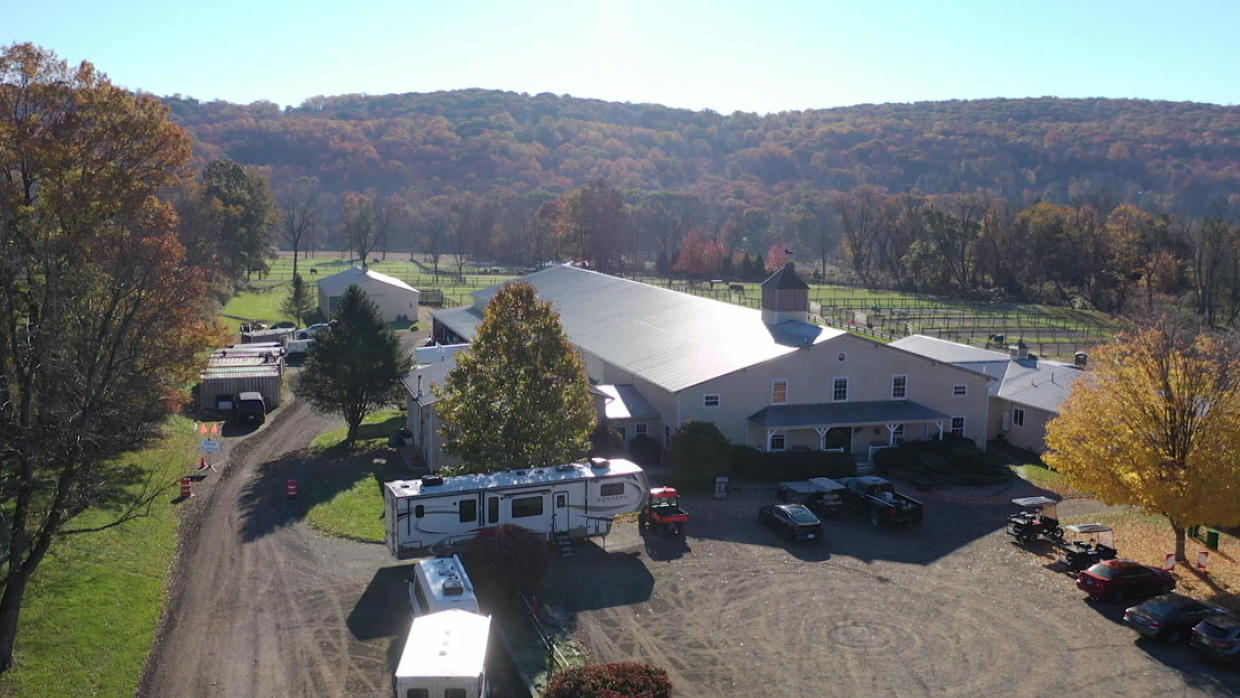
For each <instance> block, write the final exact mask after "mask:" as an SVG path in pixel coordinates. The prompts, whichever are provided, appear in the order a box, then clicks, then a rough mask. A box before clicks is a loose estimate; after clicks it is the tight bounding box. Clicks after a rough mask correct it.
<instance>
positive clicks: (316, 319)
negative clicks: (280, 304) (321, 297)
mask: <svg viewBox="0 0 1240 698" xmlns="http://www.w3.org/2000/svg"><path fill="white" fill-rule="evenodd" d="M301 321H302V322H304V323H305V326H306V327H309V326H310V325H317V324H319V323H323V322H327V316H326V315H324V314H323V311H322V310H320V309H318V308H315V309H314V310H311V311H310V312H309V313H307V314H306V316H305V317H303V318H302V319H301Z"/></svg>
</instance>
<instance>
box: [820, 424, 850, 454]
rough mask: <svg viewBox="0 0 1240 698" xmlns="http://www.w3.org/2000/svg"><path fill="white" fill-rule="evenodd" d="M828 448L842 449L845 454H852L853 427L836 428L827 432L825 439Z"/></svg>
mask: <svg viewBox="0 0 1240 698" xmlns="http://www.w3.org/2000/svg"><path fill="white" fill-rule="evenodd" d="M825 441H826V446H827V448H829V449H830V448H842V449H844V453H852V427H834V428H831V429H828V430H827V437H826V439H825Z"/></svg>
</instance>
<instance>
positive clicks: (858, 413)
mask: <svg viewBox="0 0 1240 698" xmlns="http://www.w3.org/2000/svg"><path fill="white" fill-rule="evenodd" d="M948 419H950V417H948V416H947V415H945V414H943V413H942V412H939V411H937V410H932V409H930V408H929V407H926V406H925V405H921V404H918V403H916V402H913V401H912V400H879V401H875V402H822V403H814V404H803V405H771V406H770V407H763V408H762V409H760V410H758V411H757V412H754V413H753V414H751V415H749V421H751V422H753V423H754V424H756V425H758V426H760V427H763V428H766V429H787V428H797V427H819V426H822V427H826V426H837V425H838V426H843V425H852V424H897V423H904V422H926V421H938V420H943V421H946V420H948Z"/></svg>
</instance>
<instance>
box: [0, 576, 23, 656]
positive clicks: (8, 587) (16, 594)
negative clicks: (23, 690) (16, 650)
mask: <svg viewBox="0 0 1240 698" xmlns="http://www.w3.org/2000/svg"><path fill="white" fill-rule="evenodd" d="M29 581H30V573H29V572H27V571H26V566H25V565H21V564H16V563H15V564H14V565H13V567H12V568H11V569H10V570H9V573H8V576H7V578H6V579H5V587H4V596H2V597H0V672H5V671H8V670H9V669H11V668H13V646H14V643H15V642H16V640H17V621H18V618H19V617H20V616H21V612H22V599H23V598H24V597H25V595H26V583H27V582H29Z"/></svg>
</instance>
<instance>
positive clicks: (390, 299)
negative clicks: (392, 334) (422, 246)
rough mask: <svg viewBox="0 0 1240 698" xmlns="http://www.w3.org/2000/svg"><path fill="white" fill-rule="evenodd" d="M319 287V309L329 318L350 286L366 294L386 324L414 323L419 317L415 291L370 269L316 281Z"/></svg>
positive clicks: (345, 271) (402, 282)
mask: <svg viewBox="0 0 1240 698" xmlns="http://www.w3.org/2000/svg"><path fill="white" fill-rule="evenodd" d="M318 284H319V310H321V311H323V314H324V315H326V316H328V317H331V314H332V311H334V310H335V309H336V304H337V303H338V302H339V299H340V297H341V296H343V295H344V292H345V291H346V290H348V288H349V287H350V286H357V287H358V288H360V289H362V290H363V291H365V292H366V296H367V297H368V298H370V300H371V301H373V302H374V304H375V305H377V306H379V314H380V315H382V316H383V319H384V320H387V321H388V322H395V321H397V320H407V321H413V320H416V319H417V317H418V290H417V289H416V288H414V287H412V286H410V285H409V284H407V283H405V282H404V281H401V280H400V279H398V278H396V277H394V276H388V275H387V274H380V273H379V272H377V271H372V270H370V269H346V270H344V271H342V272H340V273H339V274H332V275H331V276H326V277H323V278H322V279H319V282H318Z"/></svg>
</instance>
